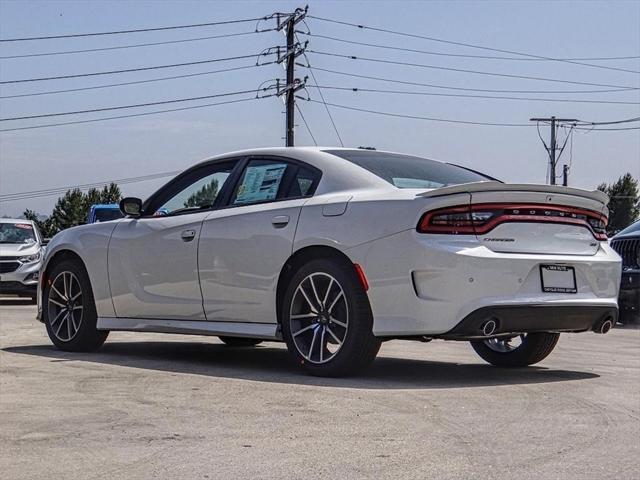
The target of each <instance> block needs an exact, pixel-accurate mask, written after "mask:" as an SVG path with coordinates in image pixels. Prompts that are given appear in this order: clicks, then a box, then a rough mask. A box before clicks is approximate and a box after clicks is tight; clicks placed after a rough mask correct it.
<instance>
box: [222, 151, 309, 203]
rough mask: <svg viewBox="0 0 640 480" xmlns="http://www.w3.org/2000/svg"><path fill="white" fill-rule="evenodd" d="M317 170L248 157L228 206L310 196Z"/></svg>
mask: <svg viewBox="0 0 640 480" xmlns="http://www.w3.org/2000/svg"><path fill="white" fill-rule="evenodd" d="M319 179H320V173H319V171H318V170H316V169H312V168H311V167H308V166H304V165H299V164H294V163H290V162H287V161H285V160H277V159H274V160H266V159H265V160H258V159H256V160H251V161H250V162H249V163H248V164H247V166H246V168H245V169H244V172H243V173H242V176H241V178H240V182H239V183H238V186H237V187H236V189H235V192H234V194H233V195H232V197H231V201H230V205H235V206H240V205H251V204H254V203H264V202H272V201H274V200H284V199H288V198H302V197H308V196H310V195H313V192H314V191H315V188H316V186H317V184H318V180H319Z"/></svg>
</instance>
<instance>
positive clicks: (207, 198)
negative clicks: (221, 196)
mask: <svg viewBox="0 0 640 480" xmlns="http://www.w3.org/2000/svg"><path fill="white" fill-rule="evenodd" d="M217 194H218V180H217V179H215V178H213V179H211V182H209V183H208V184H206V185H205V186H204V187H202V188H201V189H200V190H198V191H197V192H195V193H192V194H191V196H190V197H189V198H187V201H186V202H184V207H185V208H189V207H203V206H205V205H209V206H211V205H213V201H214V200H215V199H216V195H217Z"/></svg>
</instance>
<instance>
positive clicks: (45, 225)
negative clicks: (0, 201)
mask: <svg viewBox="0 0 640 480" xmlns="http://www.w3.org/2000/svg"><path fill="white" fill-rule="evenodd" d="M23 215H24V218H26V219H27V220H31V221H33V223H35V224H36V227H38V230H40V233H42V235H43V236H44V237H45V238H49V237H52V236H54V235H55V234H56V232H55V231H54V229H53V225H52V223H51V217H48V218H44V219H41V218H40V216H39V215H38V214H37V213H36V212H34V211H33V210H29V209H28V208H27V209H26V210H25V211H24V213H23Z"/></svg>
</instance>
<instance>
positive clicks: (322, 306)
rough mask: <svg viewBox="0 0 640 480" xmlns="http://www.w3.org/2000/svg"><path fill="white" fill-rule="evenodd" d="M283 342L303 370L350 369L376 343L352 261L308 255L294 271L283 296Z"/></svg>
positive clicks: (334, 372)
mask: <svg viewBox="0 0 640 480" xmlns="http://www.w3.org/2000/svg"><path fill="white" fill-rule="evenodd" d="M281 319H282V333H283V336H284V339H285V341H286V343H287V348H288V349H289V352H290V353H291V355H292V356H293V357H294V358H295V359H296V362H297V363H298V364H300V365H301V366H302V367H303V368H304V369H305V370H306V371H307V372H308V373H310V374H312V375H318V376H327V377H337V376H345V375H351V374H353V373H356V372H358V371H359V370H361V369H362V368H364V367H366V366H367V365H368V364H370V363H371V362H372V361H373V359H374V358H375V357H376V355H377V353H378V350H379V349H380V340H378V339H377V338H376V337H375V336H374V335H373V332H372V328H373V316H372V314H371V308H370V307H369V300H368V298H367V295H366V293H365V291H364V289H363V288H362V285H361V284H360V282H359V281H358V278H357V276H356V273H355V270H354V268H353V266H352V265H350V264H347V263H346V262H344V263H343V262H339V261H336V260H330V259H318V260H312V261H310V262H308V263H307V264H305V265H303V266H302V267H301V268H299V269H298V271H297V272H296V273H295V274H293V276H292V278H291V280H290V282H289V285H288V287H287V291H286V293H285V296H284V301H283V312H282V315H281Z"/></svg>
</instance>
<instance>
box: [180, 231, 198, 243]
mask: <svg viewBox="0 0 640 480" xmlns="http://www.w3.org/2000/svg"><path fill="white" fill-rule="evenodd" d="M195 237H196V231H195V230H185V231H184V232H182V234H181V235H180V238H182V241H183V242H190V241H191V240H193V239H194V238H195Z"/></svg>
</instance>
